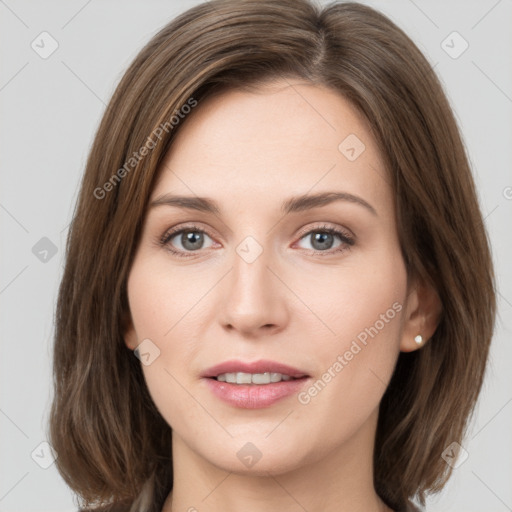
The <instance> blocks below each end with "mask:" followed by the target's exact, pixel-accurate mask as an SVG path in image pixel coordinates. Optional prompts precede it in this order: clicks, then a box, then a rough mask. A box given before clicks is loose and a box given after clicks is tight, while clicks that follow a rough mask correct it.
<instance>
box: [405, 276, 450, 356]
mask: <svg viewBox="0 0 512 512" xmlns="http://www.w3.org/2000/svg"><path fill="white" fill-rule="evenodd" d="M441 311H442V303H441V299H440V298H439V295H438V294H437V292H436V290H435V288H434V287H433V286H432V284H430V283H427V282H426V281H424V280H422V279H419V278H416V279H413V280H411V284H410V286H409V293H408V296H407V306H406V308H405V313H404V323H403V326H402V338H401V340H400V350H401V351H402V352H412V351H413V350H417V349H419V348H421V347H423V346H424V345H425V343H427V342H428V340H429V339H430V338H431V337H432V336H433V335H434V332H435V331H436V329H437V326H438V325H439V321H440V318H441ZM418 335H419V336H421V338H422V342H421V343H417V342H416V341H415V338H416V336H418Z"/></svg>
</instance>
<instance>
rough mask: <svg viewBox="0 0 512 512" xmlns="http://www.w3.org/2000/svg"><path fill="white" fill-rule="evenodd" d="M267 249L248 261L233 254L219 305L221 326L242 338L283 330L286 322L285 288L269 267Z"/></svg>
mask: <svg viewBox="0 0 512 512" xmlns="http://www.w3.org/2000/svg"><path fill="white" fill-rule="evenodd" d="M273 266H274V265H273V264H272V261H271V257H270V251H267V250H264V251H263V252H262V254H260V255H259V257H258V258H257V259H256V260H255V261H252V262H248V261H246V260H245V259H244V258H242V257H241V256H240V255H239V254H238V253H236V251H235V253H234V257H233V268H232V270H231V272H230V273H229V275H228V276H226V281H227V282H226V284H225V286H224V288H223V292H222V296H221V305H220V308H221V310H220V321H221V323H222V326H223V328H224V329H226V330H228V331H237V332H239V333H240V334H243V335H244V336H245V337H259V336H262V335H267V334H275V333H277V332H280V331H281V330H283V329H284V328H285V327H286V325H287V323H288V321H289V311H288V308H287V298H286V291H287V290H286V288H285V286H284V285H283V283H282V282H281V281H280V280H279V279H278V278H277V277H276V275H275V274H276V273H277V272H276V270H275V269H274V268H272V267H273Z"/></svg>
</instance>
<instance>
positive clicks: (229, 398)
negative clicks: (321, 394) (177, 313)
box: [201, 360, 310, 409]
mask: <svg viewBox="0 0 512 512" xmlns="http://www.w3.org/2000/svg"><path fill="white" fill-rule="evenodd" d="M237 372H244V373H265V372H273V373H281V374H284V375H289V376H290V377H293V378H294V379H295V380H287V381H281V382H271V383H270V384H231V383H229V382H219V381H218V380H216V379H214V378H212V377H217V376H218V375H220V374H222V373H237ZM201 377H202V378H203V381H204V382H205V384H206V386H207V387H208V389H209V390H210V391H211V392H212V393H213V394H214V395H215V396H216V397H217V398H220V399H221V400H223V401H224V402H226V403H228V404H229V405H232V406H233V407H238V408H241V409H261V408H263V407H270V406H271V405H273V404H274V403H276V402H278V401H279V400H282V399H284V398H286V397H289V396H291V395H294V394H297V393H298V392H299V391H300V389H301V388H302V387H304V386H305V385H306V383H307V382H308V381H309V380H310V379H309V378H310V376H309V375H308V374H307V373H306V372H304V371H302V370H299V369H298V368H294V367H293V366H289V365H286V364H282V363H278V362H276V361H268V360H260V361H254V362H250V363H247V362H243V361H237V360H231V361H225V362H223V363H220V364H217V365H215V366H212V367H211V368H209V369H208V370H205V371H204V372H203V373H202V374H201Z"/></svg>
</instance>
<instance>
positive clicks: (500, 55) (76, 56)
mask: <svg viewBox="0 0 512 512" xmlns="http://www.w3.org/2000/svg"><path fill="white" fill-rule="evenodd" d="M197 3H198V2H197V1H186V0H181V1H170V0H167V1H163V0H150V1H142V0H124V1H120V0H89V1H87V0H66V1H64V0H60V1H56V0H53V1H41V2H30V1H29V0H5V1H3V0H0V27H1V29H0V38H1V45H0V52H1V59H0V102H1V125H0V126H1V133H0V140H1V189H0V223H1V243H2V257H1V275H0V301H1V313H0V314H1V335H2V336H1V343H2V345H1V355H2V357H0V379H1V381H0V432H1V437H0V511H1V512H20V511H22V512H43V511H48V512H50V511H51V512H71V511H73V510H76V505H75V503H74V502H73V495H72V493H71V491H70V490H69V489H68V488H67V486H66V485H65V484H64V482H63V480H62V479H61V477H60V475H59V474H58V472H57V470H56V469H55V464H52V463H51V462H52V459H51V452H50V451H49V448H48V446H47V445H45V444H44V443H45V442H46V438H45V432H46V422H47V416H48V411H49V406H50V403H51V398H52V387H51V354H52V343H53V341H52V337H53V333H54V330H53V313H54V307H55V299H56V295H57V290H58V284H59V280H60V277H61V275H62V268H63V252H64V247H65V241H66V236H67V227H68V224H69V222H70V220H71V215H72V212H73V207H74V202H75V199H76V196H77V191H78V187H79V183H80V179H81V175H82V173H83V170H84V165H85V160H86V156H87V153H88V150H89V148H90V145H91V142H92V139H93V136H94V133H95V130H96V128H97V126H98V123H99V120H100V118H101V116H102V114H103V112H104V109H105V105H106V104H107V103H108V101H109V99H110V96H111V94H112V92H113V90H114V87H115V85H116V84H117V82H118V81H119V79H120V77H121V75H122V73H123V72H124V70H125V69H126V67H127V66H128V64H129V63H130V61H131V60H132V59H133V58H134V57H135V55H136V53H137V52H138V51H139V50H140V49H141V48H142V46H143V44H144V43H145V42H146V41H148V40H149V39H150V37H151V36H152V35H153V34H155V33H156V32H157V31H158V29H159V28H160V27H162V26H163V25H164V24H166V23H167V22H168V21H169V20H170V19H172V18H173V17H175V16H176V15H177V14H178V13H180V12H182V11H184V10H185V9H187V8H189V7H191V6H193V5H195V4H197ZM319 3H320V2H319ZM321 3H325V2H321ZM365 3H368V4H369V5H372V6H373V7H376V8H377V9H379V10H381V11H382V12H384V13H385V14H387V15H388V16H390V17H391V19H393V20H394V21H395V22H396V23H397V24H398V25H399V26H400V27H402V28H403V29H404V30H405V31H406V33H407V34H409V36H410V37H411V38H412V39H413V40H414V41H415V42H416V44H417V45H418V46H419V48H420V49H421V50H422V51H423V52H424V54H425V55H426V57H427V58H428V59H429V61H430V62H431V63H432V65H435V70H436V72H437V73H438V75H439V76H440V78H441V81H442V83H443V85H444V87H445V90H446V92H447V95H448V97H449V99H450V102H451V104H452V106H453V109H454V111H455V113H456V117H457V120H458V123H459V126H460V128H461V130H462V133H463V137H464V139H465V142H466V145H467V148H468V152H469V156H470V159H471V163H472V167H473V171H474V176H475V180H476V183H477V188H478V193H479V196H480V200H481V206H482V211H483V214H484V216H485V223H486V226H487V229H488V232H489V235H490V238H491V242H492V246H493V257H494V261H495V265H496V274H497V282H498V287H499V295H498V304H499V315H498V320H497V328H496V334H495V337H494V340H493V344H492V350H491V356H490V363H489V370H488V373H487V375H486V381H485V385H484V388H483V391H482V394H481V397H480V400H479V404H478V408H477V410H476V414H475V416H474V419H473V422H472V427H471V431H470V433H469V435H468V436H467V439H466V440H465V442H464V444H463V446H464V448H465V449H466V450H467V452H468V455H469V456H468V458H467V460H466V461H465V462H464V463H463V464H462V465H460V467H458V468H457V469H456V470H455V471H454V474H453V476H452V478H451V480H450V481H449V484H448V485H447V487H446V489H445V491H444V492H443V493H441V494H440V495H439V496H437V497H436V498H435V499H434V498H433V499H431V500H430V501H429V504H428V507H427V509H428V510H429V511H430V512H441V511H443V512H483V511H485V512H506V511H512V485H511V483H512V372H511V371H510V362H511V361H512V345H511V341H510V340H511V329H512V269H511V265H510V262H511V261H512V237H511V232H512V231H511V229H510V226H511V224H512V222H511V221H512V171H511V169H512V150H511V147H512V58H511V57H512V30H511V22H512V2H511V1H510V0H479V1H475V0H474V1H462V0H459V1H451V0H450V1H446V0H436V1H427V0H414V1H413V0H395V1H389V0H388V1H374V2H365ZM43 32H46V34H42V35H41V33H43ZM454 32H456V34H454ZM41 40H43V42H41ZM57 45H58V46H57ZM466 46H467V48H466ZM54 47H56V49H55V50H54ZM52 50H54V51H53V53H52V54H51V55H46V54H45V52H46V53H50V52H51V51H52ZM45 466H48V467H46V468H45Z"/></svg>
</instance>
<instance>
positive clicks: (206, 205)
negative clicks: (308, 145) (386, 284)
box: [149, 192, 378, 216]
mask: <svg viewBox="0 0 512 512" xmlns="http://www.w3.org/2000/svg"><path fill="white" fill-rule="evenodd" d="M335 201H347V202H349V203H354V204H358V205H360V206H363V207H364V208H366V209H367V210H369V211H370V212H371V213H372V214H373V215H375V216H377V215H378V214H377V211H376V210H375V208H374V207H373V206H372V205H371V204H370V203H368V202H367V201H365V200H364V199H363V198H361V197H359V196H356V195H354V194H349V193H348V192H321V193H318V194H305V195H302V196H297V197H292V198H290V199H287V200H286V201H285V202H284V203H283V204H282V206H281V211H282V212H283V214H288V213H295V212H302V211H305V210H310V209H312V208H318V207H320V206H326V205H328V204H330V203H333V202H335ZM161 205H167V206H176V207H179V208H187V209H191V210H199V211H202V212H206V213H213V214H215V215H218V214H220V208H219V205H218V204H217V202H215V201H214V200H213V199H209V198H207V197H196V196H176V195H172V194H164V195H163V196H160V197H158V198H157V199H155V200H154V201H152V202H151V203H150V205H149V206H150V208H153V207H156V206H161Z"/></svg>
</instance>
